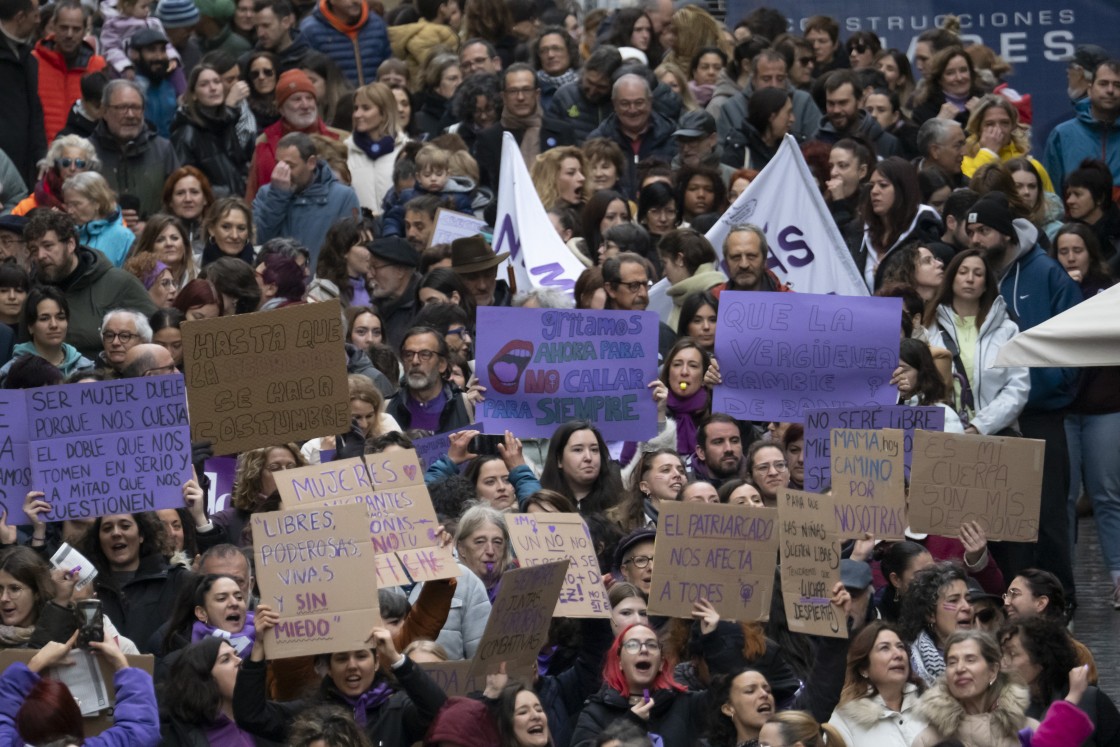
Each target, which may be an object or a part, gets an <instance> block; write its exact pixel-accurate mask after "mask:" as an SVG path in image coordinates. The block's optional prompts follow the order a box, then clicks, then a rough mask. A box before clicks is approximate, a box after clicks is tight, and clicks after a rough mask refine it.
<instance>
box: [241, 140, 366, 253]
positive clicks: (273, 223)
mask: <svg viewBox="0 0 1120 747" xmlns="http://www.w3.org/2000/svg"><path fill="white" fill-rule="evenodd" d="M360 212H361V206H360V205H359V204H358V195H356V194H354V190H353V189H351V188H350V187H348V186H347V185H345V184H343V183H342V182H340V181H338V180H337V179H335V178H334V173H333V172H332V171H331V169H330V166H328V165H327V164H326V162H325V161H319V162H318V163H317V164H316V165H315V175H314V176H313V177H312V178H311V183H310V184H308V185H307V186H306V187H305V188H303V189H302V190H300V191H298V192H292V191H289V190H286V189H277V188H276V185H274V184H266V185H265V186H264V187H262V188H261V190H260V192H257V197H256V199H255V200H253V221H254V222H255V223H256V225H257V241H259V242H261V243H262V244H263V243H264V242H266V241H268V240H269V239H275V238H278V237H287V238H293V239H295V240H297V241H299V243H301V244H303V245H304V246H306V247H307V249H308V250H309V251H310V252H311V260H310V261H309V263H308V264H310V266H311V267H314V266H315V264H316V262H317V261H318V258H319V247H320V246H322V244H323V238H324V237H325V236H326V235H327V230H328V229H329V228H330V227H331V226H332V225H334V224H335V223H336V222H337V221H338V220H340V219H342V218H353V217H356V216H357V215H358V214H359V213H360Z"/></svg>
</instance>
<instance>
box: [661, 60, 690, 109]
mask: <svg viewBox="0 0 1120 747" xmlns="http://www.w3.org/2000/svg"><path fill="white" fill-rule="evenodd" d="M666 73H668V74H669V75H672V76H673V78H675V79H676V81H677V89H678V90H679V91H680V93H679V94H678V95H679V96H680V97H681V106H682V107H683V108H684V110H685V111H686V112H694V111H696V110H697V109H699V108H700V105H699V104H697V103H696V97H695V96H693V95H692V90H691V89H690V88H689V87H688V76H687V75H685V74H684V70H683V69H681V66H680V65H678V64H677V63H675V62H662V63H661V64H660V65H658V66H657V69H656V70H654V71H653V74H654V76H656V78H657V79H658V80H661V78H662V77H663V76H664V75H665V74H666Z"/></svg>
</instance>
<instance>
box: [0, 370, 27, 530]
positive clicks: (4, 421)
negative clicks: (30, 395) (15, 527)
mask: <svg viewBox="0 0 1120 747" xmlns="http://www.w3.org/2000/svg"><path fill="white" fill-rule="evenodd" d="M27 446H28V436H27V392H26V390H23V389H0V505H3V508H4V510H6V511H7V512H8V514H7V516H8V521H9V522H10V523H17V524H18V523H19V521H21V519H18V518H16V517H20V516H22V515H23V498H24V496H26V495H27V493H28V491H29V490H31V459H30V457H29V456H28V454H27Z"/></svg>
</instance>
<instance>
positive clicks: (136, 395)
mask: <svg viewBox="0 0 1120 747" xmlns="http://www.w3.org/2000/svg"><path fill="white" fill-rule="evenodd" d="M27 414H28V416H29V418H30V424H29V432H28V438H29V439H30V440H31V441H41V440H43V439H47V438H68V437H70V436H81V435H87V436H88V435H90V434H93V433H117V432H125V431H139V430H148V429H153V428H170V427H173V426H180V425H187V424H188V423H187V400H186V387H185V386H184V384H183V375H182V374H168V375H166V376H150V377H143V378H138V379H119V380H116V381H98V382H93V383H89V384H71V385H68V386H51V387H43V388H41V389H31V390H28V392H27ZM187 446H188V451H189V446H190V445H189V443H188V445H187Z"/></svg>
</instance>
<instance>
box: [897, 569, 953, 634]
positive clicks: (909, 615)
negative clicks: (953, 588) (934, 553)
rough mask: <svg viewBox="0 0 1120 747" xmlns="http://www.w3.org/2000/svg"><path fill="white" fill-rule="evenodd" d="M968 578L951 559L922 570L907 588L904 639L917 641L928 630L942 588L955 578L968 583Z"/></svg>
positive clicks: (901, 617)
mask: <svg viewBox="0 0 1120 747" xmlns="http://www.w3.org/2000/svg"><path fill="white" fill-rule="evenodd" d="M967 578H968V577H967V576H966V575H965V572H964V569H963V568H961V567H960V566H959V565H957V564H956V563H951V562H949V561H943V562H940V563H934V564H933V565H931V566H929V567H928V568H924V569H923V570H921V571H918V573H917V574H915V575H914V580H913V581H911V582H910V586H909V588H907V589H906V596H904V597H903V598H902V609H901V610H900V612H899V616H898V627H899V629H900V630H901V631H902V635H903V640H905V641H907V642H912V641H915V640H917V638H918V635H919V634H920V633H921V632H922V631H923V630H926V631H928V630H929V626H930V620H931V619H932V618H933V617H934V615H936V614H937V600H938V599H939V598H940V596H941V590H942V589H944V588H945V587H946V586H948V585H949V584H951V583H953V582H954V581H960V582H962V583H964V582H965V581H966V579H967Z"/></svg>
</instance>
